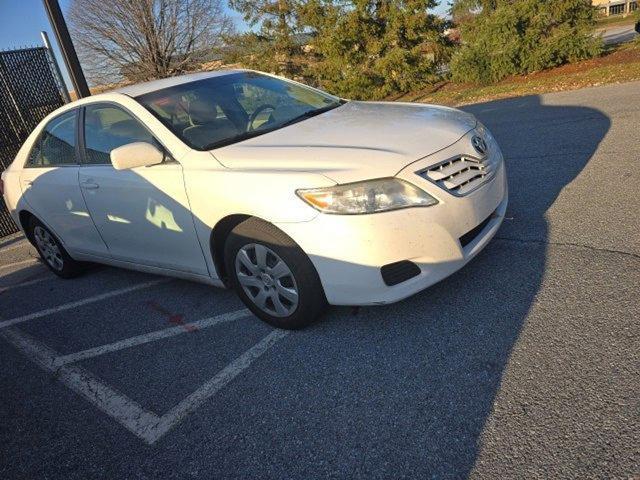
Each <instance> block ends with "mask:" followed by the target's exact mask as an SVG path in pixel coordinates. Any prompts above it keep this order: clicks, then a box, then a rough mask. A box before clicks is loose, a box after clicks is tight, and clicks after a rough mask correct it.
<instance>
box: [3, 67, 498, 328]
mask: <svg viewBox="0 0 640 480" xmlns="http://www.w3.org/2000/svg"><path fill="white" fill-rule="evenodd" d="M2 180H3V183H4V187H3V191H4V198H5V203H6V205H7V206H8V208H9V210H10V212H11V214H12V215H13V218H14V219H15V221H16V223H17V224H18V225H19V226H20V228H21V229H22V230H23V231H24V233H25V235H26V236H27V238H28V239H29V240H30V241H31V242H32V243H33V244H34V245H35V246H36V248H37V249H38V252H39V253H40V255H41V256H42V258H43V260H44V262H45V264H46V265H47V266H48V267H49V268H50V269H51V270H52V271H53V272H54V273H56V274H57V275H59V276H60V277H63V278H69V277H72V276H75V275H77V274H78V273H80V272H81V271H82V270H83V265H84V264H85V262H99V263H104V264H109V265H114V266H118V267H124V268H131V269H136V270H142V271H146V272H151V273H157V274H163V275H171V276H176V277H181V278H186V279H192V280H197V281H201V282H206V283H209V284H212V285H216V286H220V287H223V286H227V287H233V288H234V289H235V290H236V291H237V292H238V295H239V296H240V298H241V299H242V301H243V302H244V303H245V304H246V305H247V306H248V307H249V308H250V309H251V311H252V312H253V313H255V315H256V316H258V317H259V318H261V319H263V320H264V321H266V322H268V323H270V324H272V325H275V326H277V327H281V328H299V327H302V326H304V325H307V324H308V323H310V322H312V321H313V320H314V319H316V318H317V317H318V316H319V315H320V314H321V312H322V311H323V309H324V307H325V306H326V305H327V303H328V304H333V305H375V304H386V303H391V302H396V301H398V300H401V299H403V298H406V297H408V296H409V295H412V294H414V293H416V292H418V291H420V290H423V289H424V288H426V287H428V286H430V285H432V284H434V283H435V282H438V281H439V280H442V279H443V278H445V277H447V276H448V275H451V274H452V273H453V272H455V271H456V270H458V269H459V268H461V267H462V266H463V265H465V264H466V263H467V262H468V261H469V260H470V259H471V258H473V257H474V256H475V255H476V254H477V253H478V252H479V251H480V250H482V248H484V247H485V245H487V243H488V242H489V240H490V239H491V238H492V237H493V235H494V234H495V233H496V231H497V230H498V228H499V226H500V223H501V222H502V219H503V218H504V213H505V209H506V206H507V182H506V174H505V167H504V162H503V158H502V153H501V152H500V148H499V147H498V145H497V144H496V141H495V140H494V138H493V137H492V135H491V133H490V132H489V131H488V130H487V129H486V128H485V127H484V126H483V125H482V124H480V123H479V122H478V121H477V120H476V119H475V118H474V117H473V116H472V115H470V114H468V113H464V112H461V111H459V110H455V109H452V108H446V107H438V106H431V105H421V104H411V103H385V102H356V101H346V100H343V99H340V98H337V97H334V96H332V95H329V94H327V93H324V92H322V91H319V90H317V89H314V88H310V87H307V86H305V85H302V84H299V83H296V82H292V81H289V80H285V79H281V78H278V77H274V76H271V75H266V74H262V73H257V72H253V71H244V70H234V71H219V72H210V73H198V74H193V75H186V76H181V77H175V78H170V79H164V80H157V81H153V82H149V83H143V84H139V85H133V86H128V87H124V88H121V89H119V90H116V91H113V92H109V93H104V94H100V95H94V96H92V97H89V98H85V99H82V100H79V101H76V102H72V103H70V104H68V105H65V106H64V107H62V108H60V109H58V110H56V111H55V112H53V113H51V114H50V115H49V116H48V117H47V118H45V119H44V120H43V121H42V123H41V124H40V125H39V126H38V127H37V128H36V129H35V131H34V132H33V133H32V134H31V135H30V136H29V138H28V139H27V141H26V142H25V144H24V145H23V147H22V148H21V150H20V151H19V153H18V155H17V157H16V159H15V161H14V162H13V163H12V165H11V166H10V167H9V168H8V169H7V170H6V171H5V172H4V173H3V175H2ZM0 185H1V184H0Z"/></svg>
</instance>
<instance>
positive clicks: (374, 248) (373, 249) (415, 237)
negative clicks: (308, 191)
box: [278, 152, 508, 305]
mask: <svg viewBox="0 0 640 480" xmlns="http://www.w3.org/2000/svg"><path fill="white" fill-rule="evenodd" d="M443 154H444V155H446V154H447V153H446V152H444V153H443ZM420 167H421V165H420V162H417V163H416V164H412V165H410V166H409V167H407V168H405V169H404V170H403V171H401V172H400V173H399V174H398V177H400V178H404V179H406V180H408V181H410V182H412V183H414V184H416V185H418V186H420V187H421V188H423V189H424V190H426V191H428V193H429V194H431V195H433V196H434V197H436V198H437V199H438V200H439V202H440V203H438V204H437V205H434V206H432V207H424V208H408V209H404V210H396V211H390V212H385V213H378V214H371V215H326V214H320V215H318V216H317V217H316V218H314V219H313V220H311V221H310V222H304V223H283V224H278V227H279V228H281V229H282V230H284V231H285V232H286V233H287V234H288V235H289V236H290V237H291V238H293V239H294V240H295V241H296V242H297V243H298V245H300V246H301V248H302V249H303V250H304V251H305V252H306V253H307V254H308V255H309V257H310V259H311V261H312V262H313V264H314V265H315V267H316V270H317V271H318V274H319V276H320V281H321V282H322V286H323V287H324V291H325V295H326V297H327V301H328V302H329V303H330V304H332V305H376V304H386V303H393V302H397V301H399V300H402V299H404V298H406V297H409V296H411V295H413V294H415V293H417V292H419V291H421V290H423V289H425V288H427V287H429V286H431V285H433V284H434V283H436V282H438V281H440V280H442V279H444V278H446V277H448V276H449V275H451V274H452V273H454V272H455V271H457V270H459V269H460V268H462V267H463V266H464V265H466V264H467V263H468V262H469V261H470V260H471V259H472V258H473V257H475V256H476V255H477V254H478V253H479V252H480V251H481V250H482V249H483V248H484V247H485V246H486V245H487V243H488V242H489V241H490V240H491V238H492V237H493V236H494V235H495V233H496V232H497V230H498V228H499V227H500V224H501V223H502V220H503V219H504V215H505V211H506V208H507V201H508V193H507V182H506V172H505V167H504V162H502V161H501V162H500V166H499V168H498V170H497V171H496V173H495V175H494V176H493V178H492V180H490V181H489V182H487V183H486V184H484V185H483V186H482V187H481V188H479V189H478V190H476V191H474V192H473V193H471V194H469V195H467V196H464V197H455V196H453V195H451V194H449V193H447V192H445V191H444V190H442V189H441V188H439V187H437V186H436V185H434V184H432V183H431V182H429V181H428V180H424V179H422V178H421V177H418V176H417V175H416V173H415V172H416V171H418V170H419V169H420ZM486 219H488V221H487V223H486V225H485V226H484V228H482V229H481V231H479V232H478V233H477V235H475V236H474V237H473V239H471V240H470V241H469V239H468V237H465V240H466V241H465V242H464V243H466V245H465V246H464V247H463V245H462V244H461V242H460V238H461V237H463V236H464V235H465V234H467V233H468V232H470V231H472V230H473V229H474V228H475V227H477V226H478V225H480V224H481V223H482V222H483V221H485V220H486ZM467 242H468V243H467ZM403 260H409V261H411V262H413V263H415V264H416V265H417V266H418V267H419V269H420V273H419V274H418V275H417V276H415V277H413V278H410V279H409V280H406V281H404V282H402V283H400V284H397V285H393V286H388V285H386V284H385V282H384V281H383V277H382V274H381V271H380V269H381V267H382V266H384V265H387V264H390V263H395V262H399V261H403Z"/></svg>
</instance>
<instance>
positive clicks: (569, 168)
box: [34, 96, 611, 478]
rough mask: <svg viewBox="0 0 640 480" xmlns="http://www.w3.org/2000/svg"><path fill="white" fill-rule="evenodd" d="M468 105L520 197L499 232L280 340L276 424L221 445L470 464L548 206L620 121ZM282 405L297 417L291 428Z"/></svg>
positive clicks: (292, 459)
mask: <svg viewBox="0 0 640 480" xmlns="http://www.w3.org/2000/svg"><path fill="white" fill-rule="evenodd" d="M464 109H465V110H467V111H469V112H472V113H474V114H475V115H476V116H477V117H478V118H479V119H480V120H481V121H482V122H483V123H484V124H486V125H487V126H488V127H489V129H490V130H491V131H492V132H493V133H494V135H495V137H496V138H497V140H498V142H499V143H500V145H501V147H502V149H503V152H504V155H505V159H506V166H507V175H508V180H509V191H510V204H509V208H508V210H507V215H506V217H507V218H506V220H505V222H504V224H503V226H502V228H501V230H500V231H499V232H498V234H497V237H496V238H495V239H494V240H493V241H492V242H491V243H490V244H489V246H488V247H487V248H486V249H485V250H484V251H483V252H482V253H481V254H479V255H478V257H476V258H475V259H474V260H473V261H472V262H471V263H470V264H469V265H467V266H466V267H465V268H464V269H462V270H461V271H459V272H458V273H456V274H455V275H453V276H451V277H449V278H448V279H446V280H444V281H442V282H440V283H439V284H437V285H435V286H433V287H431V288H429V289H428V290H426V291H423V292H421V293H419V294H417V295H415V296H413V297H411V298H409V299H407V300H405V301H403V302H400V303H397V304H394V305H389V306H384V307H372V308H362V309H360V310H359V312H358V313H357V314H354V312H353V311H352V309H347V308H333V309H331V310H330V312H329V314H328V315H327V316H326V317H325V318H324V319H323V320H322V321H321V322H319V323H318V324H316V325H314V326H312V327H311V328H308V329H306V330H303V331H301V332H298V333H296V334H295V337H294V338H295V340H294V341H292V342H290V343H289V344H288V345H287V346H282V347H280V346H279V347H278V348H283V349H287V352H286V353H287V355H290V357H289V362H290V359H291V358H295V362H293V363H288V364H287V370H286V373H282V368H283V365H282V364H277V365H274V366H273V369H274V372H275V373H274V374H275V375H278V374H281V375H286V378H284V379H281V381H280V383H278V382H273V384H274V385H273V386H271V387H270V386H269V385H262V386H261V388H263V389H267V390H269V389H270V388H271V389H274V390H273V391H272V392H269V393H272V394H273V398H278V402H280V403H278V404H277V406H276V408H274V409H269V408H267V406H268V405H269V401H268V400H265V398H264V397H265V396H266V395H267V394H266V393H265V392H262V393H261V395H262V396H263V397H262V402H261V403H260V405H255V406H254V408H255V409H256V411H255V412H254V414H255V415H256V416H259V417H260V418H261V422H262V423H263V424H266V425H269V424H274V425H279V428H278V429H259V430H258V429H256V430H255V431H239V432H237V437H236V438H238V439H239V440H237V443H238V445H236V446H234V445H226V446H225V450H224V451H222V450H221V451H220V454H221V455H222V454H225V455H231V456H233V455H237V456H238V458H242V457H243V456H244V457H247V456H253V457H254V458H255V459H256V461H260V462H266V463H269V464H274V463H278V462H280V464H281V465H285V466H286V465H290V466H291V471H290V472H289V473H290V475H288V476H289V477H291V478H293V477H296V475H297V474H302V473H303V470H297V469H299V468H302V466H301V465H302V463H304V461H305V459H309V462H313V461H316V462H317V461H318V459H317V457H314V456H313V455H311V454H310V453H309V452H314V451H315V452H322V462H321V463H322V465H321V466H320V465H318V466H317V469H312V470H311V472H315V473H316V474H318V475H315V474H314V473H311V474H310V471H309V470H306V473H307V476H312V477H313V476H320V475H324V474H329V473H332V474H334V475H338V476H350V477H364V478H371V477H413V478H421V477H426V476H429V477H435V478H441V477H442V478H461V477H467V476H468V475H469V473H470V472H471V470H472V469H473V467H474V464H475V462H476V459H477V457H478V453H479V449H480V447H481V445H480V439H481V435H482V432H483V429H484V427H485V424H486V422H487V419H488V417H489V416H490V415H491V412H492V408H493V405H494V401H495V398H496V395H497V393H498V391H499V389H500V385H501V382H502V379H503V374H504V372H505V368H506V366H507V364H508V362H509V357H510V355H511V352H512V350H513V348H514V345H515V344H516V342H517V340H518V337H519V335H520V332H521V330H522V328H523V326H524V324H525V322H526V319H527V315H528V313H529V311H530V309H531V306H532V304H533V302H534V300H535V298H536V294H537V293H538V291H539V290H540V286H541V283H542V280H543V277H544V275H545V269H546V258H547V244H546V242H547V240H548V237H549V225H548V221H547V219H546V213H547V211H548V210H549V208H550V207H551V206H552V205H553V204H554V202H555V200H556V198H557V197H558V195H559V193H560V192H561V190H562V189H563V188H564V187H565V186H566V185H568V184H569V183H571V182H572V181H573V180H574V179H575V178H576V177H577V176H578V175H579V174H580V172H581V171H582V170H583V168H584V167H585V165H587V163H588V162H589V160H590V159H591V158H592V156H593V155H594V153H595V151H596V149H597V148H598V145H599V144H600V142H601V141H602V140H603V138H604V137H605V135H606V134H607V132H608V130H609V128H610V124H611V122H610V119H609V118H608V117H607V116H606V115H605V114H603V113H602V112H600V111H598V110H595V109H592V108H586V107H579V106H569V105H567V106H551V105H544V104H543V103H542V101H541V97H539V96H529V97H522V98H517V99H509V100H499V101H493V102H487V103H483V104H478V105H473V106H469V107H466V108H464ZM34 187H37V181H36V184H35V185H34ZM149 191H150V192H153V193H152V196H153V202H152V203H153V205H161V206H162V207H163V209H162V210H161V211H162V212H163V213H162V219H160V220H158V221H157V222H156V223H157V225H158V228H157V235H159V236H163V237H166V238H165V240H166V242H167V243H171V242H178V241H180V238H181V237H180V235H181V232H184V231H187V230H188V229H189V228H193V225H189V224H188V223H180V222H179V221H177V219H179V218H186V217H185V216H184V215H182V214H178V212H180V210H184V208H185V207H183V206H182V205H181V204H179V203H178V202H176V201H174V200H173V199H172V198H171V197H169V196H167V195H166V194H164V193H163V192H161V191H160V190H157V189H156V191H153V189H152V186H149ZM148 205H149V202H146V203H145V204H144V205H142V204H141V205H139V206H138V207H139V209H140V211H139V212H132V211H122V212H110V213H112V214H113V215H112V217H113V218H115V219H117V221H118V222H119V223H118V228H119V229H120V230H119V234H120V235H124V236H126V234H127V229H128V228H129V227H128V225H131V224H132V222H136V221H145V220H144V219H145V218H147V219H148V218H156V219H157V218H158V214H157V213H154V212H153V211H151V212H149V206H148ZM76 207H77V206H76ZM154 208H155V209H156V210H157V211H160V209H158V207H154ZM167 212H168V213H167ZM180 213H184V212H180ZM123 220H126V222H129V223H126V222H125V221H123ZM193 220H194V222H195V225H196V228H197V229H202V228H204V226H203V222H202V221H201V220H199V219H197V218H195V219H193ZM176 221H177V223H175V222H176ZM172 222H174V223H175V225H174V227H173V228H167V225H172V224H173V223H172ZM209 227H211V226H209ZM200 240H202V239H200ZM204 245H206V243H205V244H204ZM213 295H215V293H213ZM279 360H280V359H279ZM261 361H264V362H265V363H266V365H269V363H268V362H269V360H268V359H265V360H261ZM282 382H285V383H284V384H283V383H282ZM285 390H286V391H287V392H292V391H295V392H296V393H295V395H293V398H294V400H291V398H292V397H291V396H289V397H287V399H283V398H280V395H281V392H282V391H285ZM287 402H293V403H287ZM287 409H290V410H291V411H287ZM258 411H260V412H259V413H260V414H259V415H258V414H257V413H256V412H258ZM305 412H307V413H305ZM309 412H312V413H309ZM284 417H287V418H292V417H294V418H295V421H292V422H290V424H289V426H288V427H286V428H285V427H282V426H281V425H282V423H281V419H282V418H284ZM283 429H284V430H283ZM318 432H320V434H319V433H318ZM243 436H252V437H253V438H254V440H253V443H254V444H255V445H260V451H259V452H258V451H256V452H249V451H246V450H243V449H242V445H243V443H242V441H241V438H242V437H243ZM262 436H264V438H262ZM187 441H188V440H187ZM195 441H196V440H194V442H195ZM199 448H201V447H200V446H199V445H197V444H196V445H193V447H192V448H190V450H193V451H196V452H197V451H198V449H199ZM208 448H212V447H211V446H209V447H208ZM230 452H234V453H230ZM314 458H315V460H314ZM238 464H239V463H238Z"/></svg>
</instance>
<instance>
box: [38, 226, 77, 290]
mask: <svg viewBox="0 0 640 480" xmlns="http://www.w3.org/2000/svg"><path fill="white" fill-rule="evenodd" d="M29 236H30V238H31V239H32V241H33V244H34V245H35V247H36V250H38V253H39V254H40V257H41V258H42V261H43V262H44V264H45V265H46V266H47V267H49V269H50V270H51V271H52V272H53V273H55V274H56V275H58V276H59V277H61V278H73V277H75V276H77V275H79V274H80V273H82V271H83V270H84V268H83V267H84V265H83V264H82V263H81V262H78V261H76V260H74V259H73V258H71V257H70V256H69V254H68V253H67V251H66V250H65V249H64V247H63V246H62V244H61V243H60V241H59V240H58V239H57V238H56V236H55V235H54V234H53V233H51V231H50V230H49V229H48V228H47V227H46V226H45V225H44V224H43V223H42V222H41V221H39V220H38V219H36V218H35V217H32V218H31V221H30V222H29Z"/></svg>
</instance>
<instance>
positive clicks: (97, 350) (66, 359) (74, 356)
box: [53, 309, 251, 368]
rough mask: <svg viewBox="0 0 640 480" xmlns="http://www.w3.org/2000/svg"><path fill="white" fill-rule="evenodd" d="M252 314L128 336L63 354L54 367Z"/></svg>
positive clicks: (224, 316)
mask: <svg viewBox="0 0 640 480" xmlns="http://www.w3.org/2000/svg"><path fill="white" fill-rule="evenodd" d="M249 315H251V312H250V311H249V310H246V309H244V310H237V311H235V312H227V313H223V314H222V315H216V316H215V317H210V318H204V319H202V320H198V321H197V322H191V323H185V324H184V325H179V326H177V327H171V328H165V329H163V330H156V331H154V332H149V333H145V334H143V335H138V336H136V337H131V338H126V339H124V340H119V341H117V342H114V343H109V344H107V345H101V346H99V347H94V348H89V349H87V350H82V351H80V352H75V353H70V354H68V355H63V356H61V357H58V358H56V359H55V360H54V362H53V364H54V367H56V368H57V367H61V366H62V365H67V364H69V363H75V362H79V361H80V360H86V359H87V358H93V357H98V356H100V355H104V354H105V353H110V352H117V351H118V350H124V349H125V348H131V347H135V346H137V345H143V344H145V343H149V342H155V341H156V340H161V339H163V338H169V337H175V336H176V335H181V334H183V333H188V332H193V331H195V330H200V329H204V328H209V327H213V326H215V325H219V324H221V323H224V322H231V321H233V320H239V319H240V318H244V317H248V316H249Z"/></svg>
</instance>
